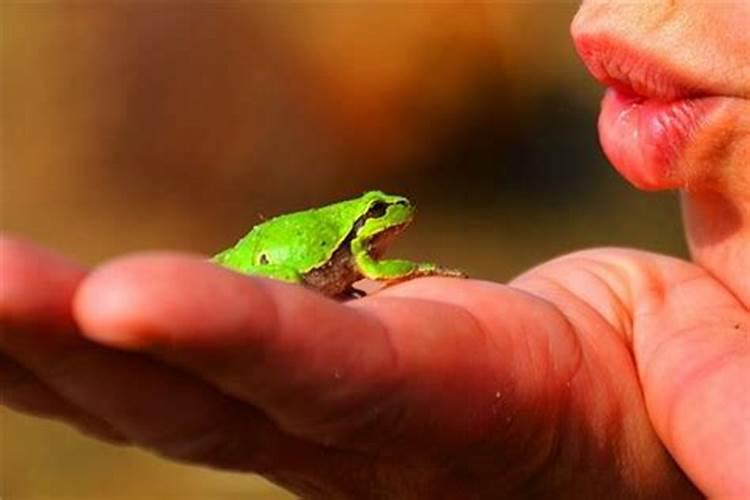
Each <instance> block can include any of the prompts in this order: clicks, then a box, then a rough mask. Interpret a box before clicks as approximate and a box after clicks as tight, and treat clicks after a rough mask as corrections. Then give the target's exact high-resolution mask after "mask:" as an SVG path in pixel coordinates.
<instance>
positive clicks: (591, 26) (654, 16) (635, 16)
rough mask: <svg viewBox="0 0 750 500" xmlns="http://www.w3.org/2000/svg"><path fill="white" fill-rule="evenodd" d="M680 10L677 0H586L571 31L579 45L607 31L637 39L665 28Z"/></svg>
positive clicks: (607, 32)
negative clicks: (584, 40) (582, 41)
mask: <svg viewBox="0 0 750 500" xmlns="http://www.w3.org/2000/svg"><path fill="white" fill-rule="evenodd" d="M677 10H678V4H677V0H647V1H645V0H643V1H632V0H584V1H583V2H582V4H581V7H580V8H579V9H578V13H577V14H576V16H575V18H574V19H573V22H572V24H571V27H570V31H571V35H572V36H573V40H574V41H575V43H576V45H577V46H578V44H579V43H580V41H581V40H583V39H586V38H592V37H597V36H603V35H604V36H609V37H612V38H619V39H624V40H637V39H638V37H642V36H649V35H650V34H653V33H654V32H655V31H659V30H661V29H663V27H664V26H665V25H666V24H668V22H669V20H670V18H672V17H673V16H674V14H675V12H677Z"/></svg>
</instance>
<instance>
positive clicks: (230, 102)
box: [0, 0, 685, 500]
mask: <svg viewBox="0 0 750 500" xmlns="http://www.w3.org/2000/svg"><path fill="white" fill-rule="evenodd" d="M577 6H578V2H575V1H557V2H543V1H537V2H524V3H520V2H503V1H497V2H491V3H471V4H465V3H459V2H456V3H453V2H440V3H429V2H428V3H421V2H418V3H414V2H409V3H406V2H403V3H402V2H382V3H381V2H377V3H372V2H371V3H360V2H346V1H343V2H331V3H313V2H294V3H288V2H275V3H271V2H268V3H266V2H261V3H256V2H240V1H225V2H214V3H209V2H189V3H179V4H178V3H176V2H170V1H156V0H143V1H123V2H116V1H104V0H102V1H62V0H61V1H56V2H52V1H8V0H6V1H5V2H2V4H1V5H0V23H1V26H0V28H1V30H2V32H1V37H2V38H1V42H2V47H1V48H2V54H1V59H0V85H1V89H0V92H1V93H0V98H1V102H0V104H1V106H2V108H1V110H2V144H0V151H1V152H2V177H1V178H0V182H1V183H2V184H1V185H2V227H3V229H5V230H11V231H14V232H17V233H20V234H23V235H26V236H28V237H30V238H32V239H35V240H37V241H39V242H42V243H44V244H46V245H50V246H52V247H55V248H58V249H60V250H61V251H63V252H65V253H66V254H68V255H70V256H72V257H73V258H76V259H79V260H81V261H83V262H85V263H89V264H95V263H97V262H100V261H102V260H104V259H107V258H109V257H112V256H115V255H118V254H121V253H124V252H131V251H137V250H140V249H154V248H172V249H180V250H186V251H191V252H202V253H212V252H215V251H217V250H219V249H221V248H222V247H225V246H227V245H228V244H229V243H232V242H233V241H234V240H235V239H236V238H238V237H239V236H240V235H242V234H243V233H244V232H246V231H247V229H248V227H249V226H250V225H251V224H253V223H254V222H256V221H257V220H258V214H263V215H266V216H268V215H273V214H276V213H279V212H285V211H290V210H294V209H299V208H303V207H309V206H315V205H320V204H324V203H327V202H330V201H333V200H338V199H342V198H346V197H351V196H355V195H357V194H359V192H361V191H364V190H366V189H371V188H380V189H383V190H386V191H392V192H396V193H400V194H404V195H407V196H409V197H410V198H412V199H413V201H414V202H415V203H416V204H417V205H418V206H419V213H418V215H417V219H416V222H415V224H414V225H413V227H412V228H411V229H410V230H409V231H408V232H407V233H406V234H405V235H404V236H403V238H402V240H401V241H400V242H399V244H398V245H397V246H396V248H394V251H393V254H395V255H401V256H406V257H411V258H418V259H424V260H435V261H439V262H441V263H444V264H445V265H449V266H454V267H460V268H462V269H465V270H466V271H467V272H469V273H470V274H471V275H472V276H473V277H477V278H483V279H492V280H507V279H508V278H510V277H512V276H513V275H514V274H516V273H518V272H520V271H521V270H523V269H525V268H527V267H529V266H532V265H534V264H536V263H539V262H541V261H543V260H545V259H548V258H551V257H553V256H555V255H558V254H560V253H564V252H568V251H571V250H574V249H578V248H583V247H589V246H594V245H625V246H637V247H641V248H647V249H653V250H657V251H662V252H667V253H671V254H677V255H684V253H685V250H684V246H683V242H682V235H681V229H680V225H679V210H678V207H677V203H676V200H675V199H674V197H673V196H672V195H668V194H666V195H664V194H661V195H655V194H645V193H639V192H636V191H635V190H634V189H632V188H631V187H629V186H628V185H626V184H625V182H624V181H622V180H621V179H620V178H619V177H618V176H617V175H616V174H615V173H614V172H613V171H612V170H611V168H610V167H609V166H608V165H607V162H606V160H605V159H604V158H603V156H602V154H601V152H600V150H599V147H598V143H597V139H596V132H595V130H596V127H595V123H596V111H597V107H598V100H599V95H600V90H599V89H598V88H597V86H596V84H595V83H594V82H593V81H592V80H591V79H590V78H589V76H588V75H587V73H586V71H585V70H584V68H583V66H582V64H581V63H580V62H579V61H578V59H577V58H576V56H575V53H574V50H573V47H572V44H571V43H570V40H569V36H568V24H569V21H570V19H571V18H572V16H573V14H574V12H575V10H576V8H577ZM113 390H116V388H113ZM0 418H1V419H2V421H1V422H0V423H1V425H2V427H1V430H2V448H0V452H1V454H2V456H1V457H0V459H1V460H2V463H0V467H1V469H0V471H1V472H2V477H1V480H2V489H1V490H0V493H1V494H2V498H3V499H4V500H11V499H12V500H16V499H42V498H45V499H74V498H75V499H82V500H86V499H101V498H113V499H117V498H122V499H126V498H127V499H132V498H136V499H152V498H153V499H157V498H169V497H173V498H216V499H223V498H232V499H234V498H290V496H289V495H288V494H286V493H284V492H282V491H281V490H280V489H277V488H275V487H274V486H272V485H270V484H269V483H267V482H265V481H262V480H260V479H258V478H255V477H248V476H242V475H237V474H227V473H220V472H214V471H207V470H202V469H199V468H197V467H189V466H184V465H176V464H173V463H169V462H167V461H164V460H161V459H158V458H156V457H153V456H151V455H148V454H146V453H144V452H141V451H138V450H133V449H128V448H119V447H115V446H109V445H104V444H100V443H97V442H95V441H93V440H91V439H89V438H86V437H83V436H80V435H78V434H76V433H75V432H73V431H71V430H69V429H68V428H66V427H64V426H62V425H60V424H56V423H51V422H46V421H42V420H39V419H34V418H30V417H26V416H21V415H18V414H15V413H12V412H9V411H5V410H0Z"/></svg>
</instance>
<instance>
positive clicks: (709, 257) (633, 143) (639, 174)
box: [571, 0, 750, 306]
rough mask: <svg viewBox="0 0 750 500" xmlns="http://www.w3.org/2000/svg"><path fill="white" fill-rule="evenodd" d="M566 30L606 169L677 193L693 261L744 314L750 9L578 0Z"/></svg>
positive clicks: (742, 2) (744, 5) (742, 0)
mask: <svg viewBox="0 0 750 500" xmlns="http://www.w3.org/2000/svg"><path fill="white" fill-rule="evenodd" d="M571 31H572V34H573V38H574V41H575V44H576V48H577V50H578V52H579V54H580V55H581V58H582V59H583V61H584V62H585V64H586V65H587V66H588V68H589V70H590V71H591V73H592V74H593V75H594V76H595V77H596V78H597V79H598V80H600V81H601V82H602V83H603V84H604V85H605V86H606V87H607V91H606V92H605V97H604V99H603V101H602V110H601V114H600V117H599V136H600V140H601V143H602V147H603V149H604V151H605V153H606V154H607V156H608V157H609V159H610V161H611V162H612V164H613V165H614V166H615V168H616V169H617V170H618V171H619V172H620V173H621V174H622V175H623V176H624V177H625V178H626V179H628V180H629V181H630V182H631V183H633V184H634V185H635V186H637V187H639V188H642V189H651V190H656V189H672V188H677V189H680V190H682V193H683V198H682V199H683V210H684V217H685V224H686V230H687V233H688V242H689V245H690V249H691V252H692V254H693V257H694V259H695V260H696V262H698V263H699V264H701V265H703V266H704V267H706V268H708V269H709V270H710V271H712V272H713V273H714V274H715V275H716V276H717V278H718V279H720V280H721V281H722V282H724V284H725V285H727V286H728V287H729V288H730V289H732V291H733V292H734V293H736V294H737V296H738V297H739V298H740V299H741V300H742V301H743V302H744V303H745V305H746V306H750V280H748V279H747V278H746V275H747V273H746V269H747V266H748V265H750V2H747V1H746V0H735V1H706V0H648V1H646V0H643V1H623V0H616V1H613V0H609V1H606V0H585V1H584V2H583V4H582V6H581V8H580V10H579V12H578V14H577V15H576V18H575V20H574V21H573V25H572V28H571ZM644 223H648V221H644Z"/></svg>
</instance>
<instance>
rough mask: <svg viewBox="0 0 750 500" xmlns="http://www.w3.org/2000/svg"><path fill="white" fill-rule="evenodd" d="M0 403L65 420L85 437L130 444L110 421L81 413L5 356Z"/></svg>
mask: <svg viewBox="0 0 750 500" xmlns="http://www.w3.org/2000/svg"><path fill="white" fill-rule="evenodd" d="M0 403H1V404H3V405H5V406H8V407H10V408H13V409H15V410H17V411H19V412H22V413H27V414H30V415H35V416H39V417H45V418H54V419H56V420H60V421H63V422H65V423H67V424H69V425H72V426H74V427H75V428H77V429H78V430H79V431H81V432H83V433H85V434H91V435H92V436H94V437H96V438H98V439H101V440H104V441H109V442H113V443H124V442H126V441H127V440H126V439H125V438H124V437H123V436H122V435H121V434H120V433H119V432H117V431H116V430H115V429H114V428H113V427H112V426H111V425H109V424H108V423H107V422H104V421H103V420H101V419H98V418H96V417H94V416H92V415H90V414H88V413H85V412H82V411H81V410H80V409H78V408H77V407H75V406H74V405H72V404H71V403H69V402H68V401H67V400H65V399H63V398H62V397H60V396H59V395H58V394H57V393H55V392H54V391H52V390H50V389H49V388H48V387H47V386H45V385H44V384H42V383H41V382H40V381H39V379H37V377H36V376H35V375H34V374H32V373H31V372H29V371H28V370H26V369H25V368H23V367H22V366H20V365H18V364H17V363H15V362H14V361H12V360H10V359H6V358H5V357H2V356H0Z"/></svg>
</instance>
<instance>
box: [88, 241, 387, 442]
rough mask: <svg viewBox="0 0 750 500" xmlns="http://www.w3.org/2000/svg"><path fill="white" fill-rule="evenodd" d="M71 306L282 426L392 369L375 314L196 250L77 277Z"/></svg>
mask: <svg viewBox="0 0 750 500" xmlns="http://www.w3.org/2000/svg"><path fill="white" fill-rule="evenodd" d="M75 309H76V314H77V317H78V320H79V321H80V324H81V325H82V328H83V330H84V331H85V333H86V334H87V335H88V336H89V337H90V338H92V339H95V340H96V341H98V342H101V343H103V344H107V345H112V346H117V347H120V348H131V349H146V350H148V351H150V352H152V353H154V354H156V355H158V356H160V357H161V358H163V359H168V360H169V361H170V362H172V363H175V364H178V365H179V366H181V367H184V368H187V369H188V370H190V371H194V372H196V373H200V375H201V376H202V377H204V378H205V379H206V380H209V381H210V382H211V383H213V384H216V385H217V386H219V387H221V388H222V389H223V390H224V391H226V392H227V393H228V394H231V395H233V396H234V397H238V398H241V399H242V400H244V401H248V402H251V403H253V404H260V405H261V406H262V407H263V410H264V411H266V412H269V413H270V414H271V415H272V416H273V417H274V419H280V420H281V425H282V426H283V427H284V428H285V429H292V428H295V427H297V424H299V422H294V421H293V420H294V418H297V417H299V416H301V415H305V414H306V415H307V416H308V418H307V419H305V420H306V422H305V425H308V424H309V425H312V423H311V422H312V421H313V420H319V421H320V422H323V421H328V420H329V419H331V418H332V415H331V413H338V412H346V411H347V409H351V410H352V411H354V408H356V409H357V410H359V409H360V406H361V405H362V404H363V400H365V399H369V397H370V396H371V394H372V391H373V390H380V391H385V387H386V386H387V385H388V384H389V383H390V382H391V380H390V376H391V375H392V374H393V373H394V371H393V362H394V353H393V350H392V347H391V345H390V343H389V339H388V338H387V337H386V336H385V334H384V332H383V331H382V328H381V326H380V325H379V323H378V322H377V320H376V319H375V318H373V317H371V316H368V315H366V314H364V313H363V312H362V311H359V310H355V309H352V308H348V307H345V306H343V305H341V304H339V303H336V302H334V301H332V300H328V299H326V298H323V297H321V296H319V295H318V294H315V293H312V292H310V291H308V290H305V289H302V288H301V287H295V286H287V285H284V284H280V283H276V282H271V281H268V280H256V279H248V278H247V277H245V276H241V275H239V274H236V273H233V272H230V271H227V270H224V269H221V268H219V267H217V266H215V265H213V264H210V263H208V262H205V261H203V260H202V259H196V258H192V257H185V256H174V255H147V256H142V257H135V258H131V259H125V260H123V261H119V262H115V263H113V264H111V265H109V266H106V267H105V268H103V269H101V270H99V271H98V272H96V273H94V274H93V275H92V276H91V277H90V279H88V280H87V281H86V282H85V283H84V284H83V286H82V288H81V290H80V292H79V293H78V295H77V297H76V304H75ZM313 396H314V398H313ZM311 399H315V401H316V402H315V403H314V404H311V403H312V402H311ZM350 405H351V407H350ZM348 407H350V408H348Z"/></svg>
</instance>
